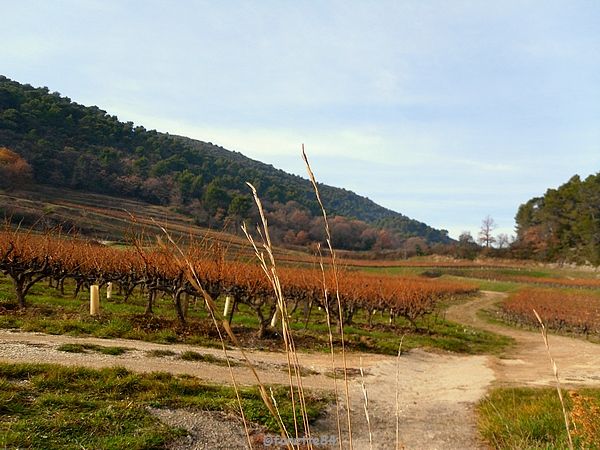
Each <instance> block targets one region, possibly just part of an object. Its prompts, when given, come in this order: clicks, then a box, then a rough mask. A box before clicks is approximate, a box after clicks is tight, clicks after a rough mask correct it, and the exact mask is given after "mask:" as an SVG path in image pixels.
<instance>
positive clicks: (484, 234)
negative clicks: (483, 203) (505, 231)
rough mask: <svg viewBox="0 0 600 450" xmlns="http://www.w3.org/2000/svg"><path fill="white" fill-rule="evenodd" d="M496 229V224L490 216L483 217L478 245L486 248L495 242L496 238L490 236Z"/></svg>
mask: <svg viewBox="0 0 600 450" xmlns="http://www.w3.org/2000/svg"><path fill="white" fill-rule="evenodd" d="M495 228H496V222H494V219H492V218H491V217H490V216H485V219H483V220H482V221H481V230H480V231H479V239H478V240H479V243H480V244H481V245H483V246H485V247H486V248H490V247H491V245H492V244H493V243H494V242H496V238H495V237H494V236H493V235H492V231H494V229H495Z"/></svg>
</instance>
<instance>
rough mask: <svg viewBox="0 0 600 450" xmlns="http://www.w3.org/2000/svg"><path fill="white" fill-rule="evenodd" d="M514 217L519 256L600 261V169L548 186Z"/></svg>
mask: <svg viewBox="0 0 600 450" xmlns="http://www.w3.org/2000/svg"><path fill="white" fill-rule="evenodd" d="M515 219H516V222H517V241H516V242H515V243H514V244H513V251H515V252H516V253H517V254H518V255H519V256H521V257H526V258H535V259H540V260H546V261H567V262H576V263H591V264H593V265H596V266H598V265H600V173H598V174H596V175H590V176H588V177H587V178H586V179H585V180H582V179H581V178H580V177H579V176H578V175H575V176H574V177H573V178H571V179H570V180H569V181H568V182H567V183H565V184H563V185H562V186H560V187H559V188H558V189H548V190H547V191H546V193H545V194H544V195H543V196H542V197H536V198H532V199H531V200H529V201H528V202H527V203H525V204H523V205H521V206H520V207H519V211H518V213H517V216H516V218H515Z"/></svg>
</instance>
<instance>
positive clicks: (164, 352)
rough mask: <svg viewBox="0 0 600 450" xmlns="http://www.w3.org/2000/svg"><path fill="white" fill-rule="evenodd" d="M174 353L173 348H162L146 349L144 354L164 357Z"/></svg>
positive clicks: (152, 356)
mask: <svg viewBox="0 0 600 450" xmlns="http://www.w3.org/2000/svg"><path fill="white" fill-rule="evenodd" d="M176 354H177V353H175V352H174V351H173V350H162V349H155V350H148V351H147V352H146V356H148V357H150V358H165V357H167V356H175V355H176Z"/></svg>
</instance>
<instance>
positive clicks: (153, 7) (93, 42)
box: [0, 0, 600, 237]
mask: <svg viewBox="0 0 600 450" xmlns="http://www.w3.org/2000/svg"><path fill="white" fill-rule="evenodd" d="M0 8H1V11H2V15H3V21H2V22H3V25H2V27H0V42H1V44H0V67H1V70H0V73H2V74H4V75H6V76H8V77H9V78H12V79H15V80H17V81H20V82H25V83H30V84H32V85H35V86H48V88H50V89H51V90H52V91H58V92H60V93H61V94H63V95H67V96H68V97H70V98H71V99H73V100H75V101H77V102H79V103H83V104H87V105H92V104H94V105H98V106H99V107H100V108H102V109H105V110H107V111H108V112H109V113H111V114H116V115H118V116H119V118H120V119H121V120H124V121H128V120H131V121H133V122H135V123H136V124H141V125H144V126H146V127H147V128H156V129H158V130H159V131H166V132H170V133H174V134H183V135H187V136H190V137H194V138H198V139H201V140H205V141H210V142H213V143H217V144H219V145H223V146H224V147H225V148H228V149H230V150H237V151H241V152H242V153H244V154H246V155H247V156H250V157H252V158H255V159H259V160H261V161H264V162H267V163H269V164H273V165H274V166H276V167H279V168H282V169H284V170H287V171H289V172H293V173H297V174H301V175H304V174H305V169H304V167H303V164H302V161H301V158H300V145H301V143H304V144H305V145H306V149H307V152H308V154H309V157H310V158H311V160H312V163H313V165H314V170H315V173H316V175H317V177H318V178H319V180H320V181H323V182H325V183H328V184H332V185H335V186H340V187H345V188H348V189H351V190H353V191H355V192H357V193H359V194H362V195H365V196H367V197H369V198H371V199H372V200H374V201H376V202H377V203H379V204H381V205H384V206H386V207H389V208H391V209H394V210H396V211H399V212H402V213H403V214H406V215H408V216H410V217H413V218H416V219H418V220H421V221H424V222H426V223H428V224H430V225H432V226H434V227H436V228H445V229H448V230H449V231H450V234H451V236H454V237H457V236H458V234H459V233H460V232H461V231H463V230H469V231H471V232H472V233H473V234H474V235H476V234H477V231H478V229H479V226H480V223H481V220H482V218H483V217H485V216H486V215H488V214H489V215H490V216H492V217H493V218H494V219H495V221H496V223H497V224H498V229H497V232H506V233H509V234H510V233H512V230H513V227H514V215H515V213H516V210H517V208H518V206H519V204H521V203H523V202H525V201H527V200H528V199H530V198H531V197H533V196H537V195H541V194H543V193H544V191H545V190H546V189H547V188H550V187H557V186H558V185H560V184H562V183H564V182H566V181H567V180H568V179H569V178H570V177H571V176H572V175H574V174H576V173H578V174H580V175H581V176H584V177H585V176H587V175H589V174H592V173H597V172H598V171H600V123H599V122H600V27H599V26H598V24H600V2H598V1H595V0H590V1H582V0H569V1H552V0H547V1H527V0H520V1H497V2H489V1H484V0H481V1H460V0H455V1H442V0H440V1H423V0H419V1H416V0H415V1H400V0H396V1H348V0H346V1H301V0H298V1H284V0H277V1H266V0H265V1H258V0H257V1H252V2H250V1H248V2H245V1H227V0H225V1H219V2H215V1H206V2H204V1H191V0H190V1H184V0H180V1H166V0H165V1H152V0H149V1H148V0H147V1H127V0H119V1H117V0H112V1H111V0H90V1H86V0H55V1H52V2H50V1H29V0H20V1H18V2H16V1H13V0H0Z"/></svg>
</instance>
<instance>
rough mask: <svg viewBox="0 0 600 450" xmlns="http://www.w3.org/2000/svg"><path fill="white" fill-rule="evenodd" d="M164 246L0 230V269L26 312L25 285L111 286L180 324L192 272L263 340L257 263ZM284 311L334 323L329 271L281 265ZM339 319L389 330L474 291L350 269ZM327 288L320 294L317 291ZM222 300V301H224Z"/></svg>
mask: <svg viewBox="0 0 600 450" xmlns="http://www.w3.org/2000/svg"><path fill="white" fill-rule="evenodd" d="M175 252H176V249H175V248H171V247H169V246H167V245H160V246H152V247H150V246H147V245H141V244H139V243H137V244H135V245H132V246H131V247H127V248H124V249H120V248H114V247H106V246H102V245H99V244H98V243H95V242H90V241H83V240H79V239H73V238H61V237H57V236H50V235H35V234H27V233H19V232H10V231H4V232H2V233H0V270H1V271H2V273H4V274H5V275H6V276H7V277H8V278H9V279H10V280H11V281H12V286H13V289H14V295H15V298H16V300H17V301H18V305H19V307H20V308H22V309H24V308H26V307H27V305H28V302H27V295H28V293H29V292H30V290H31V288H32V287H33V286H34V285H36V284H38V283H41V282H42V281H45V282H48V283H49V284H50V285H51V286H53V287H55V288H56V289H58V290H59V291H60V292H61V293H62V294H63V295H64V294H65V285H67V286H74V296H77V294H78V293H80V292H83V291H84V290H86V289H88V288H89V286H91V285H94V284H96V285H99V286H101V287H102V286H106V285H108V283H112V284H113V285H114V286H115V288H116V289H118V290H119V292H121V294H122V297H123V301H124V302H127V301H128V299H129V298H130V297H131V296H132V294H133V293H134V291H135V292H136V294H137V295H142V296H143V297H144V298H145V303H146V304H145V313H146V314H147V315H152V314H153V313H154V303H155V301H156V299H157V297H158V296H159V295H160V296H161V297H165V296H166V297H168V298H170V299H171V300H172V307H173V308H174V311H175V312H176V316H177V318H178V321H179V323H180V325H185V324H186V321H187V317H188V314H189V311H188V309H189V305H190V304H192V303H194V304H200V305H201V304H203V303H202V302H196V301H194V300H196V299H201V298H202V295H201V293H200V292H199V291H198V289H197V287H196V286H195V283H194V281H193V279H192V277H191V273H193V274H195V276H196V277H197V279H198V281H199V283H200V285H201V286H202V288H203V289H204V290H205V291H206V292H207V293H208V294H209V295H210V296H211V297H212V298H213V299H215V300H217V299H218V300H219V301H223V302H226V301H227V302H228V303H229V305H230V306H229V308H228V310H227V311H226V313H227V316H228V317H226V319H228V320H229V322H231V321H232V320H233V316H234V314H235V312H236V311H237V310H238V309H239V307H240V306H242V305H243V306H245V307H246V309H247V310H249V311H252V313H253V314H254V316H255V318H256V320H257V323H258V330H257V334H258V336H259V337H263V336H264V334H265V332H266V331H267V329H268V328H269V326H270V325H275V324H276V319H275V320H274V316H275V315H276V314H278V312H277V311H276V309H277V306H276V305H277V302H276V299H275V297H274V293H273V288H272V285H271V284H270V282H269V280H268V279H267V277H266V276H265V274H264V272H263V270H262V269H261V268H260V266H258V265H256V264H252V263H250V262H244V261H240V260H234V261H232V260H229V259H227V254H226V250H225V249H224V248H223V247H222V246H220V245H218V244H210V243H206V242H196V243H194V242H192V243H190V244H188V245H186V247H185V248H184V250H183V252H184V253H183V254H177V253H175ZM279 277H280V279H281V284H282V288H283V294H284V298H285V300H286V302H287V303H288V311H291V312H290V314H293V313H294V312H296V311H297V310H299V307H300V306H301V308H300V310H301V311H302V312H303V315H304V320H305V321H306V322H308V321H309V320H310V318H311V314H312V313H313V311H315V310H317V309H320V310H325V311H329V312H330V317H331V320H332V322H334V323H335V320H336V318H337V317H339V313H340V311H337V300H335V301H334V299H335V295H331V293H333V292H335V289H334V281H333V277H332V271H331V270H325V272H324V273H323V272H322V271H321V270H320V269H317V268H314V269H313V268H306V267H304V268H298V267H283V268H280V269H279ZM338 279H339V286H340V288H339V295H340V299H341V306H342V311H341V316H342V317H343V320H344V323H345V324H347V325H350V324H352V322H353V319H354V317H355V315H356V314H357V313H359V312H360V313H361V314H362V316H364V317H366V318H367V319H366V320H367V322H368V325H369V326H371V318H372V317H373V316H374V315H375V313H376V312H380V313H385V314H386V315H388V316H389V320H388V324H390V325H391V326H393V325H394V323H395V321H396V319H397V318H403V319H405V320H407V321H408V322H409V323H411V324H413V326H416V321H417V319H419V318H421V317H423V316H424V315H426V314H428V313H431V312H432V311H433V310H434V308H435V306H436V304H437V303H438V302H439V301H440V300H441V299H445V298H448V297H451V296H455V295H460V294H468V293H471V292H474V291H475V288H474V287H473V286H472V285H469V284H467V283H460V282H447V281H443V280H428V279H423V278H418V277H392V276H375V275H372V274H365V273H361V272H356V271H350V270H340V271H339V272H338ZM326 291H327V295H325V292H326ZM226 299H228V300H226Z"/></svg>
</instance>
